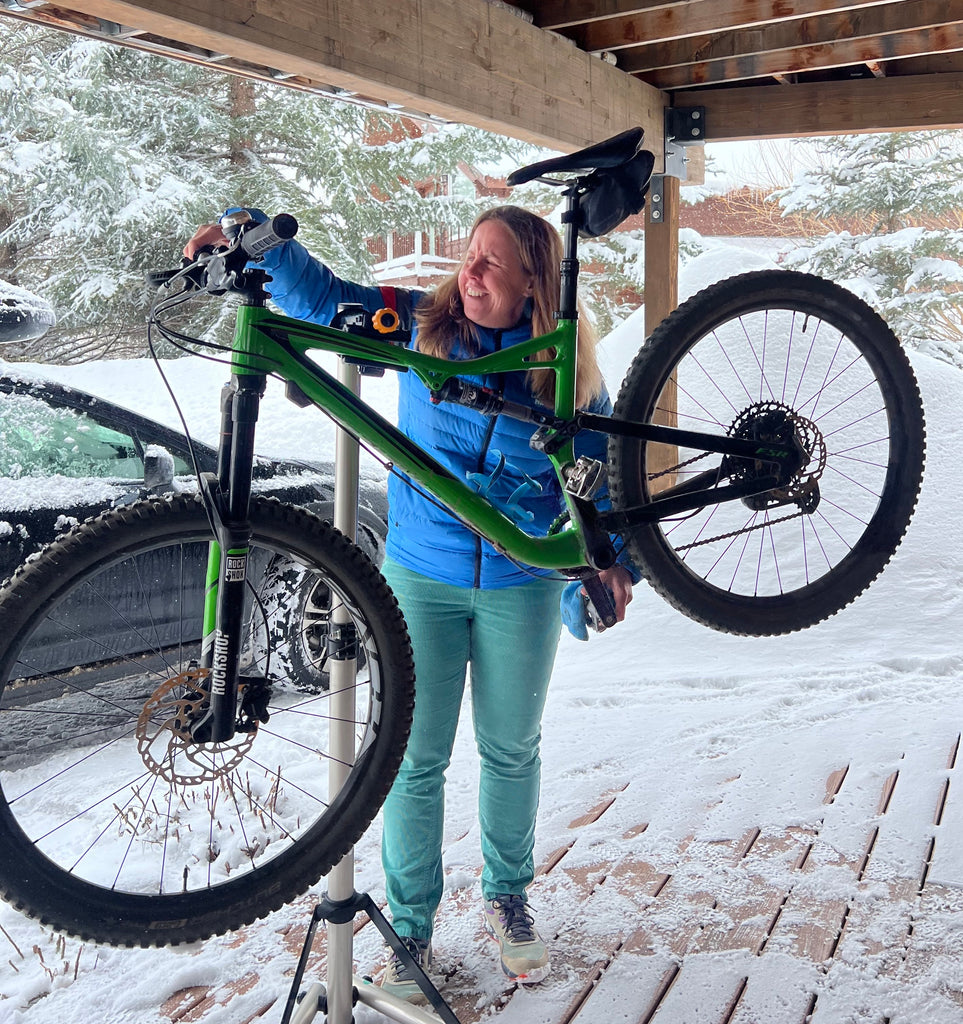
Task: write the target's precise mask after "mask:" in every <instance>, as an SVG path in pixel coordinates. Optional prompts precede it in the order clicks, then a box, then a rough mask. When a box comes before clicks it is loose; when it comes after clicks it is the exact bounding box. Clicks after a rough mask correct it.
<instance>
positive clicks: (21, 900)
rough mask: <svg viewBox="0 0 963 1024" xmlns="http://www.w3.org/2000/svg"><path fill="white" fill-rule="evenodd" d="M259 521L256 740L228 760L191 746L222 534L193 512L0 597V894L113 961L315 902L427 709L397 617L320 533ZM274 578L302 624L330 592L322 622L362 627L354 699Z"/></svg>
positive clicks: (286, 521) (293, 516) (84, 546)
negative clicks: (304, 898) (312, 894)
mask: <svg viewBox="0 0 963 1024" xmlns="http://www.w3.org/2000/svg"><path fill="white" fill-rule="evenodd" d="M251 521H252V525H253V530H254V533H253V539H252V548H251V554H250V556H249V558H248V571H247V578H248V584H249V586H248V597H247V600H246V602H245V616H244V621H245V623H246V625H245V627H244V637H245V650H244V651H243V653H242V662H243V664H242V673H243V674H244V676H245V677H246V678H245V680H244V682H243V683H242V694H241V696H242V700H243V701H244V703H245V704H246V706H247V707H248V708H250V709H253V710H254V711H255V712H256V714H254V715H252V716H249V717H250V718H251V719H252V724H254V725H255V727H254V728H252V729H251V731H248V732H238V733H237V734H236V735H235V737H234V738H233V739H231V740H229V741H227V742H223V743H196V742H194V741H193V740H192V738H191V736H190V732H189V728H188V725H189V723H190V721H191V720H192V715H194V714H196V711H197V709H198V708H199V707H201V706H202V705H203V701H204V699H205V697H206V692H207V685H208V683H207V678H208V677H207V671H206V670H205V669H203V668H199V667H198V660H199V648H200V633H201V629H200V627H201V615H202V607H203V603H204V599H205V592H206V581H205V571H206V563H207V547H208V542H209V540H210V537H211V531H210V526H209V523H208V519H207V516H206V514H205V512H204V508H203V506H202V505H201V504H200V502H199V501H197V499H196V498H195V497H193V496H180V497H176V498H172V499H168V500H161V499H151V500H148V501H144V502H139V503H136V504H134V505H130V506H127V507H125V508H123V509H120V510H117V511H113V512H108V513H105V514H104V515H101V516H99V517H97V518H96V519H93V520H91V521H89V522H87V523H85V524H84V525H82V526H80V527H78V528H76V529H75V530H73V531H72V532H71V533H69V534H66V535H65V536H64V537H63V538H61V539H59V540H58V541H56V542H55V543H54V544H52V545H51V546H50V547H48V548H47V549H46V550H45V552H44V553H43V554H42V555H41V556H40V557H39V558H38V559H36V560H34V561H32V562H30V563H28V564H26V565H25V566H24V567H22V568H21V569H20V570H19V571H18V572H17V573H16V574H15V576H14V577H13V578H12V579H11V580H10V581H9V582H8V584H7V585H6V586H5V587H4V588H3V590H2V591H0V621H2V622H3V624H4V637H5V639H4V640H3V643H2V646H0V850H2V851H3V853H2V856H0V894H2V896H3V897H4V898H5V899H7V900H8V901H10V902H11V903H12V904H13V905H14V906H16V907H17V908H18V909H20V910H22V911H24V912H25V913H27V914H30V915H31V916H34V917H37V918H39V919H40V920H41V921H42V922H44V923H47V924H49V925H51V926H53V927H54V928H57V929H60V930H62V931H66V932H69V933H71V934H74V935H77V936H80V937H81V938H85V939H94V940H96V941H100V942H108V943H113V944H118V945H128V946H130V945H142V946H149V945H161V944H165V945H166V944H174V943H178V942H188V941H193V940H196V939H203V938H205V937H207V936H210V935H213V934H216V933H220V932H223V931H226V930H229V929H233V928H237V927H239V926H240V925H242V924H245V923H248V922H250V921H253V920H254V919H255V918H257V917H260V916H263V915H265V914H267V913H268V912H269V911H272V910H275V909H277V908H279V907H280V906H281V905H282V904H283V903H285V902H286V901H288V900H290V899H292V898H293V897H294V896H296V895H298V894H299V893H301V892H303V891H304V890H305V889H306V888H307V887H308V886H309V885H311V884H313V883H314V882H315V881H317V879H318V878H319V877H320V876H321V875H322V874H324V873H325V872H327V871H328V870H329V869H330V868H331V866H332V865H333V864H334V863H336V862H337V861H338V860H339V859H340V858H341V856H342V855H343V854H344V853H345V852H346V851H347V850H348V849H349V848H350V847H351V846H352V845H353V844H354V843H355V842H356V841H357V839H358V838H359V836H360V835H361V834H362V832H363V831H364V830H365V828H367V826H368V825H369V824H370V822H371V820H372V818H373V817H374V815H375V814H376V813H377V811H378V809H379V807H380V806H381V803H382V802H383V800H384V798H385V796H386V794H387V792H388V789H389V787H390V786H391V782H392V780H393V779H394V776H395V774H396V772H397V769H398V766H399V764H400V762H401V758H402V755H403V752H404V747H405V743H406V741H407V736H408V730H409V728H410V723H411V714H412V709H413V705H414V668H413V661H412V655H411V648H410V645H409V643H408V636H407V630H406V628H405V623H404V619H403V617H402V615H401V612H400V610H399V608H398V605H397V603H396V602H395V600H394V597H393V596H392V594H391V591H390V590H389V589H388V586H387V584H386V583H385V582H384V580H383V578H382V577H381V575H380V573H379V572H378V571H377V569H376V568H375V567H374V565H372V564H371V562H370V561H369V560H368V558H367V557H366V556H365V555H364V553H363V552H362V551H361V550H360V549H359V548H357V547H356V546H355V545H354V544H352V543H351V542H350V541H348V540H347V539H346V538H345V537H344V536H343V535H341V534H340V533H338V532H337V531H336V530H334V529H333V528H332V527H331V526H329V525H328V524H326V523H324V522H323V521H322V520H320V519H319V518H317V517H316V516H313V515H312V514H311V513H309V512H307V511H305V510H304V509H298V508H294V507H292V506H287V505H282V504H280V503H278V502H277V501H274V500H268V499H258V500H256V501H255V502H254V503H253V505H252V510H251ZM279 565H283V566H288V567H290V571H289V572H288V573H287V576H286V580H287V583H288V584H289V586H290V587H291V588H292V593H291V599H292V600H291V604H292V606H293V607H296V608H303V607H305V606H307V607H310V606H311V601H313V600H314V599H315V595H317V594H319V593H322V592H323V593H324V595H325V598H324V600H325V608H324V611H325V615H326V616H328V617H330V616H331V615H332V614H333V613H334V612H337V613H338V621H339V622H347V623H349V624H350V625H353V627H354V629H353V631H354V634H355V636H356V639H357V645H358V648H359V657H358V658H357V662H358V664H359V665H360V666H361V667H360V668H359V670H358V672H357V675H356V677H354V679H353V685H352V684H350V683H348V684H345V683H344V679H345V674H344V673H343V672H339V673H338V680H339V685H340V691H338V690H336V688H335V687H332V686H331V685H330V679H331V678H332V675H331V673H330V672H329V669H330V667H331V666H330V663H329V660H328V652H329V650H330V645H325V644H324V643H317V644H316V643H315V640H316V637H314V635H313V634H310V635H307V636H302V635H287V634H282V633H281V632H279V631H278V629H277V628H276V626H277V621H276V619H277V616H276V614H275V613H276V610H277V609H276V607H275V606H276V604H277V599H278V587H279V579H280V577H279V574H278V571H277V567H278V566H279ZM295 570H296V571H295ZM287 621H288V622H289V623H290V624H292V625H294V624H297V628H298V629H303V630H305V631H306V632H307V631H310V630H311V629H313V628H314V623H313V621H312V620H311V618H310V617H308V616H304V615H290V616H288V618H287ZM266 624H268V625H269V626H270V627H271V628H268V627H267V626H266ZM291 649H294V650H297V651H310V652H311V657H310V659H307V658H292V657H291V656H290V650H291ZM322 677H323V678H324V680H325V683H324V686H321V685H316V683H317V681H318V680H319V679H321V678H322ZM265 713H266V715H267V716H268V717H267V720H266V721H265V720H264V716H265ZM257 718H260V719H261V721H256V719H257ZM334 761H336V762H337V766H336V768H335V769H334V771H333V772H332V773H331V774H330V775H329V767H330V766H331V764H332V762H334Z"/></svg>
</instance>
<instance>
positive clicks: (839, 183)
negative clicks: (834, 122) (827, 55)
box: [775, 131, 963, 365]
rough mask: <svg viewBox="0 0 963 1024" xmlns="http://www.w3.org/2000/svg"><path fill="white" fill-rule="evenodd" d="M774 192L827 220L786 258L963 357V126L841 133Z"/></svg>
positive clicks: (952, 356) (904, 329)
mask: <svg viewBox="0 0 963 1024" xmlns="http://www.w3.org/2000/svg"><path fill="white" fill-rule="evenodd" d="M816 147H817V151H818V154H819V156H820V158H821V159H820V164H819V166H818V167H817V168H816V169H814V170H809V171H806V172H804V173H803V174H801V175H799V176H798V177H797V179H796V181H795V182H794V184H793V185H792V186H790V187H789V188H786V189H782V190H780V191H778V192H777V193H775V196H776V198H778V200H779V202H780V204H781V206H782V208H783V210H784V211H785V213H786V214H790V213H796V214H804V215H807V216H809V217H813V218H817V219H819V220H822V221H824V222H826V223H828V224H829V225H830V226H831V227H833V228H834V230H833V231H832V233H830V234H828V235H826V236H823V237H818V238H814V239H812V240H811V241H810V242H809V243H808V244H807V245H806V246H803V247H801V248H800V249H798V250H796V251H794V252H793V253H792V254H790V256H789V257H788V258H787V261H786V262H787V265H789V266H791V267H795V268H797V269H802V270H809V271H811V272H813V273H816V274H819V275H821V276H824V277H828V278H832V279H833V280H835V281H838V282H839V283H840V284H843V285H846V286H847V287H849V288H851V289H852V290H853V291H855V292H857V293H858V294H860V295H861V296H862V297H863V298H864V299H866V300H867V301H868V302H869V303H870V304H871V305H873V306H874V307H875V308H876V309H877V310H878V311H879V312H880V313H881V314H882V315H883V317H884V318H885V319H886V320H887V321H888V322H889V324H890V325H891V326H892V327H893V329H894V330H895V331H896V333H897V334H898V335H900V336H901V337H902V338H903V339H904V340H905V341H907V342H908V343H910V344H912V345H914V346H916V347H919V348H920V349H924V350H927V351H931V352H932V353H933V354H937V355H940V356H942V357H943V358H946V359H948V360H950V361H952V362H955V363H957V364H959V365H963V132H959V131H930V132H894V133H890V134H885V135H857V136H835V137H829V138H826V139H823V140H820V141H819V142H817V144H816Z"/></svg>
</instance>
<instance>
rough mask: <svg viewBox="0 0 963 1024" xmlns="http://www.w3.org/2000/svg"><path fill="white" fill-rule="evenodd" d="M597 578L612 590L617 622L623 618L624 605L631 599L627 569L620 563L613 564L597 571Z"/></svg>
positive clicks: (630, 585)
mask: <svg viewBox="0 0 963 1024" xmlns="http://www.w3.org/2000/svg"><path fill="white" fill-rule="evenodd" d="M599 579H600V580H601V581H602V582H603V583H604V584H605V586H607V587H608V588H609V590H610V591H611V592H612V602H613V603H614V605H615V617H616V619H618V621H619V622H623V621H624V620H625V607H626V605H627V604H629V602H630V601H631V600H632V577H631V575H630V574H629V571H628V569H626V568H625V567H624V566H622V565H613V566H612V568H611V569H605V570H603V571H602V572H600V573H599Z"/></svg>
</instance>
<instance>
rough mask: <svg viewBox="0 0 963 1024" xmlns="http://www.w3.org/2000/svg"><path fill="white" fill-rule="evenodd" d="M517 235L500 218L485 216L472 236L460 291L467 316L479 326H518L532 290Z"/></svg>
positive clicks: (460, 277) (459, 282)
mask: <svg viewBox="0 0 963 1024" xmlns="http://www.w3.org/2000/svg"><path fill="white" fill-rule="evenodd" d="M532 283H533V282H532V275H531V274H528V273H526V272H525V270H524V268H523V267H522V261H521V257H520V256H519V253H518V245H517V244H516V242H515V236H514V235H513V234H512V233H511V231H509V229H508V228H507V227H505V225H504V224H502V223H501V222H500V221H497V220H485V221H482V223H481V224H479V225H478V227H477V228H475V231H474V233H473V234H472V236H471V238H470V239H469V240H468V252H466V253H465V260H464V262H463V263H462V267H461V270H459V271H458V293H459V295H460V296H461V301H462V305H463V306H464V309H465V316H467V317H468V319H469V320H471V321H472V323H476V324H478V326H479V327H490V328H492V329H496V330H497V329H498V328H506V327H514V326H515V324H517V323H518V320H519V317H521V315H522V309H523V308H524V306H525V300H526V299H527V298H528V297H529V296H530V295H531V294H532Z"/></svg>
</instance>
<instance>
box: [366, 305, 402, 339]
mask: <svg viewBox="0 0 963 1024" xmlns="http://www.w3.org/2000/svg"><path fill="white" fill-rule="evenodd" d="M399 322H400V321H399V319H398V314H397V313H396V312H395V311H394V310H393V309H379V310H378V312H377V313H375V314H374V316H372V318H371V326H372V327H373V328H374V329H375V330H376V331H377V332H378V333H379V334H391V332H392V331H395V330H397V329H398V324H399Z"/></svg>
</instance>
